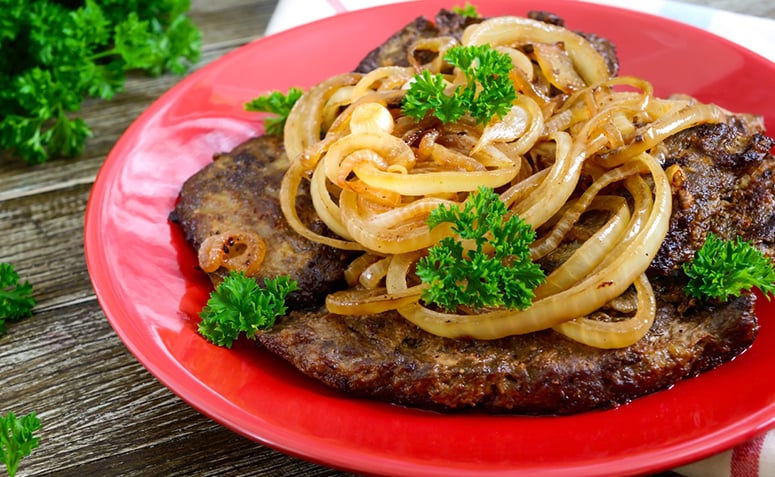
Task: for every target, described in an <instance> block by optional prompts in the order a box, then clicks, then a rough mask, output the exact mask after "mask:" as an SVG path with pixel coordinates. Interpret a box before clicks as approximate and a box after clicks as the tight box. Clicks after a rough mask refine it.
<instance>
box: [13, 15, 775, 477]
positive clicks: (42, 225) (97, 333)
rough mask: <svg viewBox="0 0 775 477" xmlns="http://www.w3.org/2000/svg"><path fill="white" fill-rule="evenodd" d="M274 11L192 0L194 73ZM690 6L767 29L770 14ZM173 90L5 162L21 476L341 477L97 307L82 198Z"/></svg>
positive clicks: (150, 82) (88, 115) (128, 93)
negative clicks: (225, 416) (71, 154)
mask: <svg viewBox="0 0 775 477" xmlns="http://www.w3.org/2000/svg"><path fill="white" fill-rule="evenodd" d="M275 3H276V2H275V1H272V0H220V1H206V0H195V1H193V2H192V17H193V19H194V21H195V22H196V23H197V25H198V26H199V27H200V29H201V30H202V31H203V35H204V48H203V54H202V59H201V61H200V63H199V64H198V65H196V66H195V68H194V69H196V68H198V67H201V66H202V65H204V64H207V63H209V62H211V61H213V60H215V59H217V58H219V57H220V56H222V55H223V54H225V53H226V52H228V51H231V50H233V49H234V48H236V47H238V46H240V45H243V44H245V43H246V42H248V41H250V40H252V39H255V38H258V37H260V36H261V34H262V33H263V31H264V28H265V26H266V24H267V22H268V20H269V18H270V16H271V13H272V11H273V9H274V6H275ZM692 3H701V4H706V5H711V6H715V7H724V8H729V9H730V10H735V11H740V12H747V13H754V14H760V15H764V16H769V17H775V8H774V6H773V4H772V2H759V1H752V0H744V1H737V0H735V1H732V0H702V1H700V0H694V1H692ZM179 80H180V78H179V77H175V76H170V75H167V76H162V77H159V78H147V77H143V76H132V77H130V78H129V79H128V81H127V84H126V89H125V91H124V92H123V93H121V94H119V95H118V96H117V97H116V98H115V99H114V100H112V101H110V102H101V101H89V102H87V103H85V104H84V106H83V117H84V119H85V120H86V121H87V123H88V124H90V125H91V126H92V128H93V133H94V136H93V137H92V138H91V139H90V140H89V142H88V144H87V147H86V150H85V151H84V153H83V155H82V156H81V157H78V158H74V159H57V160H53V161H50V162H48V163H46V164H42V165H38V166H27V165H26V164H24V163H23V162H22V161H20V160H18V159H14V158H12V157H9V156H8V154H7V153H0V236H2V237H3V241H2V245H0V262H10V263H12V264H14V266H15V267H16V269H17V271H18V272H19V274H20V275H21V276H22V278H23V279H26V280H29V281H30V282H31V283H32V285H33V287H34V290H35V296H36V298H37V299H38V302H39V304H38V306H37V307H36V309H35V312H34V314H33V316H32V317H30V318H27V319H24V320H21V321H18V322H12V323H9V326H8V328H9V331H8V334H7V335H5V336H3V337H2V338H0V413H6V412H8V411H13V412H15V413H16V414H17V415H21V414H26V413H28V412H31V411H35V412H37V414H38V416H39V417H40V419H41V420H42V422H43V429H42V430H41V431H40V433H39V434H40V438H41V441H40V447H39V448H38V449H36V450H35V451H34V452H33V454H32V455H31V456H29V457H27V458H25V459H24V460H23V461H22V465H21V468H20V471H19V473H18V474H17V475H19V476H20V477H22V476H83V475H95V476H147V475H150V476H155V475H159V476H189V475H197V476H260V475H272V476H276V475H279V476H283V475H309V476H345V475H349V474H345V473H342V472H339V471H337V470H334V469H329V468H327V467H323V466H319V465H316V464H313V463H310V462H306V461H303V460H299V459H296V458H294V457H290V456H287V455H285V454H282V453H280V452H277V451H275V450H272V449H269V448H267V447H264V446H262V445H259V444H257V443H254V442H252V441H250V440H248V439H245V438H243V437H241V436H240V435H238V434H235V433H234V432H232V431H230V430H228V429H226V428H224V427H222V426H220V425H219V424H217V423H215V422H213V421H211V420H210V419H208V418H207V417H205V416H203V415H201V414H200V413H198V412H197V411H196V410H194V409H193V408H191V407H190V406H189V405H188V404H187V403H185V402H184V401H183V400H181V399H180V398H179V397H177V396H176V395H174V394H173V393H172V392H171V391H169V390H168V389H167V388H166V387H164V386H163V385H162V384H160V383H159V382H158V381H157V380H156V379H155V378H154V377H153V376H152V375H151V374H150V373H149V372H148V371H147V370H146V369H145V368H144V367H143V366H142V365H140V364H139V363H138V362H137V360H136V359H135V358H134V357H133V356H132V355H131V354H130V353H129V352H128V351H127V350H126V348H125V347H124V346H123V344H122V343H121V341H120V340H119V338H118V337H117V335H116V334H115V333H114V332H113V330H112V329H111V327H110V325H109V323H108V322H107V320H106V319H105V316H104V314H103V313H102V311H101V309H100V307H99V304H98V303H97V300H96V298H95V296H94V291H93V289H92V287H91V283H90V280H89V276H88V272H87V270H86V264H85V258H84V254H83V220H84V211H85V207H86V203H87V200H88V197H89V192H90V188H91V185H92V183H93V181H94V179H95V177H96V175H97V173H98V171H99V168H100V166H101V165H102V163H103V161H104V160H105V157H106V156H107V154H108V153H109V151H110V149H111V147H112V146H113V144H114V143H115V142H116V140H117V139H118V137H119V136H120V135H121V134H122V133H123V131H124V130H125V129H126V128H127V126H128V125H129V124H131V122H132V121H133V120H134V119H135V118H136V117H137V116H138V115H139V114H140V113H141V112H142V111H143V110H145V109H146V108H147V107H148V106H149V105H150V104H151V103H152V102H153V101H154V100H155V99H157V98H158V97H159V96H160V95H161V94H162V93H163V92H164V91H166V90H167V89H169V88H170V87H171V86H173V85H174V84H175V83H177V82H178V81H179ZM660 475H662V476H667V475H672V474H669V473H666V474H660Z"/></svg>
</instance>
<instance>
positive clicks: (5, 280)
mask: <svg viewBox="0 0 775 477" xmlns="http://www.w3.org/2000/svg"><path fill="white" fill-rule="evenodd" d="M34 306H35V298H33V296H32V285H30V283H29V282H27V281H25V282H23V283H19V274H18V273H16V270H15V269H14V267H13V265H11V264H10V263H0V336H3V335H4V334H5V333H6V321H10V320H19V319H22V318H25V317H27V316H29V315H30V314H31V313H32V308H33V307H34Z"/></svg>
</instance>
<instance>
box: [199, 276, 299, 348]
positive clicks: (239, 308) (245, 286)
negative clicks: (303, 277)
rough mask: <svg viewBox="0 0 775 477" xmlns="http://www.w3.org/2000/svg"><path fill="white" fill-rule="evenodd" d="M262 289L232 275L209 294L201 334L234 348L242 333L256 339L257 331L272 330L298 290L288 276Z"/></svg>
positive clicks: (247, 278)
mask: <svg viewBox="0 0 775 477" xmlns="http://www.w3.org/2000/svg"><path fill="white" fill-rule="evenodd" d="M264 285H265V286H264V287H263V288H262V287H259V286H258V283H256V281H255V280H254V279H253V278H250V277H247V276H245V274H244V273H241V272H231V273H229V275H227V276H226V278H224V280H223V281H222V282H221V283H219V284H218V286H217V287H215V289H214V290H213V291H212V293H211V294H210V299H209V300H208V301H207V304H206V305H205V307H204V308H203V309H202V311H201V313H200V314H199V316H200V318H201V319H202V321H201V322H200V323H199V334H201V335H202V336H204V337H205V338H206V339H207V340H208V341H210V342H211V343H213V344H216V345H218V346H225V347H226V348H231V345H232V343H233V342H234V340H236V339H237V338H238V337H239V336H240V334H241V333H244V334H245V335H246V336H247V337H248V338H250V339H255V335H256V332H257V331H259V330H264V329H268V328H271V327H272V326H273V325H274V322H275V319H276V318H277V317H278V316H280V315H283V314H285V312H286V311H287V308H286V306H285V298H286V297H287V296H288V294H289V293H291V292H292V291H294V290H296V289H298V283H296V281H295V280H291V279H290V278H289V277H288V276H280V277H277V278H274V279H264Z"/></svg>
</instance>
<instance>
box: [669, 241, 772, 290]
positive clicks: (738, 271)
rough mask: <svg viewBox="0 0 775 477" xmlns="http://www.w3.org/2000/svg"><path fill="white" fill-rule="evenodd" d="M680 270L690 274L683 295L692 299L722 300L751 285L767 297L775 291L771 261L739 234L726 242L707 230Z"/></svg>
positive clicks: (749, 287) (747, 288)
mask: <svg viewBox="0 0 775 477" xmlns="http://www.w3.org/2000/svg"><path fill="white" fill-rule="evenodd" d="M683 270H684V272H685V273H686V276H687V277H689V282H688V283H687V285H686V294H687V295H689V296H692V297H695V298H701V299H707V298H715V299H717V300H719V301H722V302H725V301H727V300H728V299H729V297H731V296H734V297H737V296H740V294H741V292H742V291H743V290H751V289H752V288H754V287H758V288H759V289H760V290H761V291H762V293H764V295H765V296H766V297H767V299H768V300H769V299H770V295H772V294H773V293H775V269H773V263H772V260H770V259H768V258H767V257H765V256H764V255H763V254H762V252H761V251H759V249H757V248H756V247H754V246H753V245H752V244H751V243H749V242H746V241H744V240H742V239H741V238H740V237H737V238H736V239H735V240H730V241H726V240H722V239H720V238H719V237H718V236H717V235H715V234H713V233H709V234H708V236H707V237H706V239H705V243H704V244H703V246H702V248H700V249H699V250H698V251H697V252H696V253H695V254H694V258H693V259H692V260H691V261H690V262H687V263H685V264H684V265H683Z"/></svg>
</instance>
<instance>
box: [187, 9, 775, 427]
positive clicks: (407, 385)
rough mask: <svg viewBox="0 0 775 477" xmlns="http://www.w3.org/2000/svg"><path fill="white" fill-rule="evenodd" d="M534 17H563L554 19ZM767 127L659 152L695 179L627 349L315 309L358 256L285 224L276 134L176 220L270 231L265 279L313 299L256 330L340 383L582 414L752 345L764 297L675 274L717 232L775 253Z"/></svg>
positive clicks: (388, 60)
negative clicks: (471, 333)
mask: <svg viewBox="0 0 775 477" xmlns="http://www.w3.org/2000/svg"><path fill="white" fill-rule="evenodd" d="M533 16H534V17H535V18H540V19H542V20H543V21H550V22H552V23H555V22H557V21H560V22H562V19H558V18H557V17H556V16H551V15H547V14H534V15H533ZM471 21H475V20H471V19H464V18H463V17H460V16H458V15H456V14H453V13H451V12H442V13H440V14H439V16H438V17H437V19H436V23H435V24H434V23H431V22H429V21H428V20H425V19H417V20H415V21H414V22H412V23H411V24H410V25H408V26H407V27H406V28H404V29H403V30H401V31H399V32H398V33H396V34H395V35H394V36H393V37H391V38H390V39H389V40H388V41H387V42H386V43H385V44H384V45H383V46H381V47H379V48H377V49H375V50H374V51H373V52H371V53H370V54H369V56H368V57H367V58H365V59H364V60H363V61H362V62H361V63H360V65H359V66H358V71H363V72H365V71H369V70H371V69H373V68H374V67H376V66H379V65H385V64H404V65H405V64H407V62H406V58H405V54H404V51H405V47H406V44H407V43H408V42H411V41H414V39H417V38H420V37H426V36H435V35H438V34H441V33H440V32H441V31H444V32H445V33H444V34H451V35H456V34H457V35H459V33H460V32H461V31H462V28H464V26H465V25H467V24H468V22H471ZM588 38H591V39H593V40H592V41H593V42H594V43H595V44H596V45H598V48H599V49H600V48H604V49H606V51H607V52H608V53H604V55H606V57H607V58H608V60H609V68H610V69H611V70H612V71H615V70H616V69H618V61H617V60H616V56H615V49H614V48H613V45H611V44H610V42H607V40H604V39H600V38H598V37H593V36H588ZM606 45H607V46H606ZM601 51H602V50H601ZM609 55H610V56H609ZM762 132H763V128H762V127H761V125H760V124H757V123H756V120H755V118H751V117H748V116H734V117H731V118H730V120H729V121H728V122H727V123H726V124H720V125H712V126H711V125H709V126H700V127H697V128H694V129H691V130H689V131H685V132H683V133H681V134H679V135H678V136H676V137H675V138H672V139H671V140H669V141H668V142H667V143H666V144H665V146H664V147H663V149H662V150H661V151H660V153H659V156H660V158H661V160H663V162H664V164H665V167H667V166H668V165H671V164H679V165H681V167H682V169H683V171H684V180H683V182H682V183H680V184H674V186H675V191H674V192H675V194H674V217H673V218H672V221H671V224H670V230H669V232H668V235H667V239H666V241H665V243H664V244H663V246H662V249H661V250H660V252H659V255H658V257H657V259H656V260H655V262H654V264H653V266H652V269H651V270H650V274H651V275H652V284H653V286H654V290H655V292H656V294H657V297H658V312H657V318H656V321H655V323H654V325H653V326H652V328H651V330H650V331H649V332H648V334H647V335H646V337H644V338H643V339H642V340H640V341H639V342H638V343H636V344H634V345H632V346H630V347H627V348H624V349H617V350H603V349H596V348H591V347H588V346H585V345H582V344H579V343H577V342H575V341H572V340H569V339H567V338H565V337H564V336H562V335H560V334H558V333H555V332H553V331H544V332H538V333H532V334H529V335H524V336H514V337H509V338H504V339H500V340H494V341H477V340H462V339H461V340H452V339H447V338H441V337H438V336H434V335H431V334H429V333H426V332H424V331H422V330H421V329H419V328H417V327H416V326H414V325H413V324H411V323H409V322H407V321H406V320H404V319H403V318H402V317H400V316H399V315H398V314H397V313H395V312H387V313H382V314H379V315H371V316H358V317H347V316H336V315H332V314H330V313H328V312H327V311H325V310H324V309H321V308H317V307H316V308H315V310H314V311H309V308H310V307H313V306H315V305H316V304H318V305H319V303H320V301H321V300H322V298H323V296H324V295H325V294H326V293H327V292H328V291H330V290H331V289H334V288H336V287H337V286H338V284H339V282H340V280H341V276H342V270H343V267H344V266H345V263H346V262H347V260H348V258H347V257H346V256H345V254H343V253H341V252H338V251H335V250H331V249H329V248H327V247H323V246H319V245H316V244H312V243H309V242H308V241H306V240H305V239H303V238H301V237H298V236H297V235H296V234H295V233H294V232H293V231H291V230H289V228H288V226H287V225H286V224H285V222H284V219H283V217H282V214H281V212H280V207H279V203H278V199H277V191H278V190H279V184H280V180H281V177H282V174H283V171H284V168H285V166H286V159H285V158H284V157H283V153H282V148H281V144H280V142H279V141H278V140H277V139H276V138H272V137H264V138H256V139H252V140H250V141H248V142H246V143H245V144H243V145H241V146H239V147H237V148H236V149H235V150H234V151H232V152H231V153H228V154H221V155H218V156H216V160H215V161H214V163H213V164H211V165H209V166H207V167H206V168H205V169H204V170H202V171H201V172H199V173H197V174H196V175H195V176H194V177H192V178H191V179H190V180H189V181H188V182H187V183H186V184H185V185H184V187H183V190H182V191H181V198H180V203H179V204H178V206H177V207H176V210H175V212H174V214H173V217H174V218H175V219H176V220H177V221H179V223H180V224H181V226H182V227H183V229H184V231H185V233H186V237H187V238H188V240H189V241H190V242H191V243H192V245H193V246H194V247H198V246H199V244H201V242H202V241H203V240H204V239H205V238H206V237H208V236H209V235H212V234H215V233H217V232H218V231H222V230H227V229H230V228H241V227H244V228H246V229H252V230H256V231H258V232H259V234H260V235H262V236H263V237H264V239H265V240H266V242H267V244H268V245H269V247H270V251H269V252H268V253H267V259H266V262H265V264H264V265H263V266H262V269H261V272H260V274H261V276H275V275H278V274H286V273H290V274H291V277H293V278H295V279H297V280H299V281H300V282H301V283H303V284H302V286H301V289H302V294H303V295H304V296H302V297H296V299H295V301H294V302H292V303H290V306H291V307H292V308H296V309H295V310H294V311H292V312H290V314H289V315H288V316H285V317H281V318H280V319H279V320H278V324H277V325H276V326H275V327H274V328H273V329H271V330H268V331H265V332H262V333H260V334H259V335H258V336H257V339H258V341H259V342H260V343H261V344H262V345H263V346H264V347H266V348H267V349H268V350H270V351H272V352H274V353H276V354H278V355H279V356H281V357H283V358H285V359H286V360H287V361H288V362H290V363H291V364H292V365H293V366H295V367H297V368H298V369H299V370H301V371H302V372H304V373H305V374H307V375H309V376H311V377H313V378H315V379H319V380H320V381H322V382H324V383H326V384H327V385H329V386H330V387H332V388H334V389H338V390H341V391H343V392H346V393H348V394H351V395H358V396H367V397H372V398H376V399H381V400H384V401H388V402H393V403H398V404H403V405H410V406H416V407H421V408H428V409H435V410H442V411H450V410H465V409H471V408H473V409H484V410H488V411H492V412H518V413H525V414H567V413H576V412H582V411H586V410H591V409H600V408H609V407H613V406H616V405H619V404H622V403H625V402H628V401H630V400H632V399H634V398H637V397H639V396H643V395H645V394H648V393H652V392H655V391H658V390H660V389H664V388H666V387H669V386H671V385H672V384H674V383H675V382H677V381H679V380H681V379H684V378H686V377H688V376H693V375H696V374H698V373H700V372H703V371H706V370H708V369H711V368H713V367H715V366H718V365H719V364H721V363H723V362H726V361H728V360H730V359H732V358H733V357H735V356H737V355H739V354H740V353H742V352H743V351H744V350H745V349H747V348H748V347H749V346H750V345H751V343H752V342H753V341H754V339H755V337H756V334H757V331H758V322H757V319H756V316H755V314H754V302H755V296H754V295H744V296H742V297H739V298H736V299H733V300H731V301H729V302H728V303H725V304H719V305H713V304H699V303H697V302H696V301H694V300H691V299H688V298H686V296H685V294H684V292H683V288H684V285H685V282H684V280H685V278H684V276H683V274H681V273H680V272H679V271H678V270H677V269H678V268H679V267H680V265H681V264H682V263H683V262H685V261H686V260H688V259H689V258H690V257H691V256H692V254H693V253H694V251H695V250H696V249H697V248H698V247H699V246H700V245H701V244H702V242H703V241H704V238H705V234H706V233H707V232H708V231H713V232H716V233H717V234H719V235H721V236H722V237H726V238H731V237H732V236H734V235H736V234H737V233H740V234H741V235H742V236H743V237H744V238H745V239H746V240H751V241H753V242H754V243H755V244H756V245H757V246H759V247H760V248H761V249H762V250H763V251H764V252H765V253H767V254H768V255H769V256H771V257H772V256H775V184H774V181H773V174H774V172H773V171H775V164H774V161H775V159H773V157H772V155H771V154H770V148H771V147H772V140H771V139H769V138H768V137H766V136H764V135H763V134H762ZM298 202H299V207H298V208H299V212H300V214H302V217H303V220H305V221H307V222H308V223H310V224H313V227H314V228H316V230H318V231H324V230H325V227H324V226H323V224H322V223H320V221H319V219H318V218H317V217H316V216H315V213H314V210H313V209H312V205H311V203H310V200H309V196H308V192H307V191H306V190H303V192H302V194H301V196H300V197H299V200H298ZM546 260H551V257H547V258H546ZM545 265H547V266H548V265H550V264H549V263H546V264H545ZM550 268H551V267H550ZM214 279H216V280H217V276H215V274H214ZM299 307H306V308H308V310H307V311H302V310H300V309H299Z"/></svg>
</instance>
